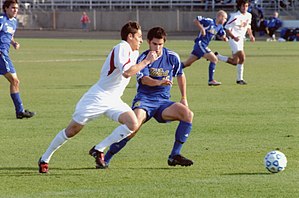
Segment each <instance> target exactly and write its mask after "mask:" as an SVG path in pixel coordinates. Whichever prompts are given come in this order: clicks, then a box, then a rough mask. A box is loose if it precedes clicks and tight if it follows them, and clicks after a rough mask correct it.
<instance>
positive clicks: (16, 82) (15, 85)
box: [11, 78, 20, 88]
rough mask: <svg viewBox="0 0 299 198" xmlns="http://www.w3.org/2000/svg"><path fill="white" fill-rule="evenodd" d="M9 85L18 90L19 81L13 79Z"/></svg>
mask: <svg viewBox="0 0 299 198" xmlns="http://www.w3.org/2000/svg"><path fill="white" fill-rule="evenodd" d="M11 85H12V86H14V87H17V88H18V87H19V86H20V81H19V79H17V78H14V79H13V80H12V81H11Z"/></svg>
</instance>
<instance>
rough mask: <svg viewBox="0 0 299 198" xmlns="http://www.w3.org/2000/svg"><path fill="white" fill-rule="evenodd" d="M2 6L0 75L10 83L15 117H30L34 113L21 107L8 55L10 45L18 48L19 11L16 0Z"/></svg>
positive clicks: (16, 78)
mask: <svg viewBox="0 0 299 198" xmlns="http://www.w3.org/2000/svg"><path fill="white" fill-rule="evenodd" d="M2 8H3V12H4V13H3V14H2V15H1V16H0V75H4V77H5V78H6V79H7V80H8V81H9V83H10V96H11V99H12V101H13V103H14V106H15V110H16V118H17V119H22V118H31V117H32V116H34V115H35V113H34V112H31V111H29V110H24V108H23V102H22V99H21V96H20V87H19V84H20V81H19V79H18V76H17V73H16V70H15V68H14V65H13V64H12V62H11V60H10V57H9V48H10V45H12V46H13V47H14V48H15V49H19V48H20V44H19V43H18V42H16V41H15V40H14V33H15V31H16V29H17V23H18V22H17V19H16V16H17V14H18V11H19V4H18V1H17V0H6V1H4V3H3V6H2Z"/></svg>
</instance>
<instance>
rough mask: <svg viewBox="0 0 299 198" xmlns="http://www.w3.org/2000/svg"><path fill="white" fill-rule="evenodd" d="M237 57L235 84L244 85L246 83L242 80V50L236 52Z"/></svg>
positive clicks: (243, 53) (243, 58) (243, 60)
mask: <svg viewBox="0 0 299 198" xmlns="http://www.w3.org/2000/svg"><path fill="white" fill-rule="evenodd" d="M236 56H238V60H239V61H238V63H237V80H236V83H237V84H239V85H246V84H247V83H246V82H245V80H244V79H243V76H244V62H245V52H244V51H243V50H241V51H238V52H237V53H236Z"/></svg>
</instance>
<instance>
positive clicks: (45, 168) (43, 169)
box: [38, 158, 49, 173]
mask: <svg viewBox="0 0 299 198" xmlns="http://www.w3.org/2000/svg"><path fill="white" fill-rule="evenodd" d="M38 167H39V169H38V171H39V172H40V173H48V172H49V165H48V163H46V162H44V161H42V158H39V160H38Z"/></svg>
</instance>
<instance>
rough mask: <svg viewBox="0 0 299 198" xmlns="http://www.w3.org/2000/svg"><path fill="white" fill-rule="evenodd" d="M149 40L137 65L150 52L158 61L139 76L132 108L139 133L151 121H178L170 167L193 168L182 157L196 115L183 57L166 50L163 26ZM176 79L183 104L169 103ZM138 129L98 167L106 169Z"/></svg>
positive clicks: (149, 35) (113, 148)
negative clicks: (187, 91)
mask: <svg viewBox="0 0 299 198" xmlns="http://www.w3.org/2000/svg"><path fill="white" fill-rule="evenodd" d="M147 41H148V44H149V50H147V51H145V52H143V53H142V54H141V55H140V56H139V58H138V59H137V62H141V61H143V60H144V59H145V57H146V56H147V54H148V53H149V52H150V51H156V53H157V55H158V59H157V60H156V61H154V62H152V63H151V64H149V65H147V66H146V67H145V68H144V69H142V70H141V71H140V72H139V73H137V81H138V88H137V94H136V96H135V98H134V100H133V105H132V109H133V110H134V112H135V114H136V116H137V119H138V125H139V127H138V130H139V128H140V127H141V125H142V124H144V123H146V122H147V121H148V120H150V119H151V118H155V119H156V120H157V121H158V122H159V123H167V122H170V121H175V120H176V121H179V125H178V127H177V129H176V132H175V142H174V146H173V149H172V151H171V153H170V155H169V158H168V165H169V166H176V165H181V166H191V165H192V164H193V161H192V160H189V159H187V158H185V157H183V156H182V155H181V149H182V146H183V144H184V143H185V142H186V140H187V138H188V136H189V133H190V132H191V129H192V120H193V112H192V111H191V110H190V109H189V108H188V103H187V96H186V78H185V75H184V73H183V70H182V67H181V62H180V57H179V56H178V54H177V53H175V52H173V51H171V50H169V49H167V48H164V43H165V41H166V32H165V30H164V29H163V28H162V27H154V28H152V29H150V30H149V32H148V34H147ZM173 77H176V78H177V82H178V86H179V89H180V92H181V101H180V102H173V101H171V100H170V89H171V87H172V83H173ZM138 130H136V131H134V132H133V133H132V134H131V135H129V136H128V137H126V138H125V139H123V140H122V141H120V142H118V143H114V144H112V145H111V146H110V149H109V151H108V152H107V153H106V155H105V158H104V161H103V162H102V164H97V165H96V167H97V168H107V167H108V164H109V162H110V160H111V158H112V157H113V155H115V154H116V153H118V152H119V151H120V150H121V149H122V148H123V147H124V146H125V145H126V144H127V142H128V141H129V140H130V139H131V138H132V137H133V136H134V135H135V134H136V133H137V131H138Z"/></svg>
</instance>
